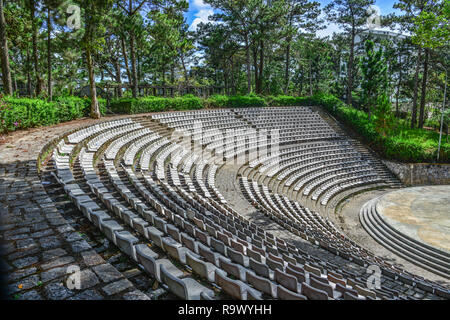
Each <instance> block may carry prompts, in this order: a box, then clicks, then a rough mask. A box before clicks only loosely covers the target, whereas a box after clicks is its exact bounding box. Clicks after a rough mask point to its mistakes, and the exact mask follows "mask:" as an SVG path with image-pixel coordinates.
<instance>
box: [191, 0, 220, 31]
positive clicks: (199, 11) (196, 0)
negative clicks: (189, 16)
mask: <svg viewBox="0 0 450 320" xmlns="http://www.w3.org/2000/svg"><path fill="white" fill-rule="evenodd" d="M190 6H191V8H192V9H193V11H196V13H195V14H194V16H195V19H194V20H193V21H192V23H191V25H190V26H189V30H196V29H197V25H198V24H199V23H201V22H203V23H207V22H208V21H209V19H208V17H209V16H212V15H213V14H214V10H213V8H212V7H211V6H210V5H209V4H206V3H204V2H203V0H192V2H191V3H190Z"/></svg>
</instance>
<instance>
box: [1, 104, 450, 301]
mask: <svg viewBox="0 0 450 320" xmlns="http://www.w3.org/2000/svg"><path fill="white" fill-rule="evenodd" d="M41 132H42V129H41ZM36 148H38V149H39V150H40V151H39V155H38V157H37V161H36V159H34V160H33V161H30V162H27V163H26V165H25V166H24V167H22V169H20V170H18V169H17V165H15V164H9V165H8V166H4V167H3V168H0V170H1V171H0V173H1V176H0V178H1V180H2V193H4V194H5V196H3V197H2V203H4V204H5V206H4V208H3V209H2V210H3V212H2V215H3V216H6V220H5V221H6V222H3V223H2V233H3V240H4V241H6V242H7V244H8V245H5V249H4V250H5V253H6V255H5V256H6V260H7V261H8V263H9V262H10V263H9V264H8V265H10V264H12V265H13V266H14V267H10V269H8V268H7V272H8V274H9V276H10V277H9V280H8V281H9V285H8V288H9V290H10V291H11V293H12V294H14V293H16V294H20V297H21V298H24V299H26V298H28V299H33V298H36V299H103V298H108V299H109V298H120V299H122V298H124V299H177V298H180V299H188V300H191V299H192V300H199V299H200V300H202V299H203V300H221V299H231V298H232V299H241V300H260V299H263V300H266V299H288V300H309V299H312V300H367V299H376V300H383V299H389V300H392V299H395V300H405V299H413V300H415V299H449V298H450V291H449V288H450V280H449V279H450V247H449V243H450V241H449V240H450V239H449V235H450V232H449V228H450V225H449V217H448V214H449V211H448V207H449V205H450V199H449V194H450V192H449V189H448V188H447V189H446V187H445V186H438V187H434V188H436V189H433V187H419V189H415V188H406V187H405V186H403V185H402V183H401V182H400V181H399V180H398V179H397V178H396V177H395V176H394V175H393V174H392V173H391V172H390V171H389V170H388V169H387V168H386V167H385V166H384V164H383V163H382V162H381V161H380V159H379V158H377V156H376V155H375V154H374V153H373V152H372V151H371V150H369V149H368V148H367V147H366V146H364V145H363V144H362V143H361V142H359V141H358V139H356V138H355V137H354V136H352V135H350V134H349V133H347V132H346V130H345V129H344V128H343V127H342V126H341V125H340V124H339V122H337V121H336V120H335V119H333V118H332V117H331V116H330V115H328V114H327V113H326V112H324V111H323V110H322V109H321V108H319V107H312V106H311V107H289V106H286V107H267V108H239V109H211V110H198V111H180V112H163V113H153V114H145V115H137V116H115V117H106V118H104V119H102V120H101V121H90V122H89V124H87V125H86V124H82V125H81V126H79V125H78V126H76V127H75V128H70V130H66V131H64V132H61V133H60V134H58V136H57V137H56V138H54V137H53V139H47V144H45V145H38V146H36ZM28 174H34V175H36V177H38V179H34V180H33V182H31V187H28V185H27V184H23V181H22V180H26V179H24V177H26V176H27V175H28ZM8 188H12V189H8ZM8 190H11V192H10V193H9V191H8ZM28 191H29V192H28ZM18 193H19V194H25V193H29V195H27V196H25V195H24V196H23V197H24V198H25V199H32V200H33V201H37V202H36V203H37V204H36V207H38V208H39V209H40V210H37V209H36V210H27V209H25V208H24V205H23V204H22V205H21V206H17V207H13V204H12V202H13V201H15V200H17V199H18V198H17V196H14V194H16V195H17V194H18ZM33 193H36V194H37V195H35V196H34V195H33ZM426 195H433V196H430V197H428V196H426ZM19 198H20V197H19ZM407 199H410V200H407ZM408 201H409V202H408ZM421 204H423V205H421ZM54 208H56V209H54ZM428 210H429V211H428ZM397 212H401V215H400V217H398V215H396V213H397ZM417 212H419V213H420V217H417V214H419V213H417ZM14 213H20V215H21V219H22V220H20V221H21V222H22V225H20V228H18V227H17V225H19V222H20V221H15V220H14V219H15V218H14ZM428 213H430V216H432V217H428ZM27 215H28V216H31V218H28V217H27ZM42 217H44V218H42ZM8 219H9V220H8ZM33 219H35V220H33ZM61 221H62V222H61ZM14 222H17V223H16V224H15V223H14ZM27 223H28V224H27ZM36 225H42V228H40V229H39V228H36V227H33V226H36ZM33 228H34V229H33ZM18 230H19V231H18ZM20 230H22V231H20ZM47 230H51V231H48V232H47V233H45V232H46V231H47ZM36 233H39V235H38V236H36V238H35V237H34V236H29V235H34V234H36ZM42 233H44V234H43V235H42ZM22 234H24V235H25V236H21V235H22ZM42 237H45V239H50V238H51V237H53V238H52V239H53V240H52V239H50V240H48V241H43V240H42V239H44V238H42ZM61 239H62V240H61ZM52 241H54V242H55V241H56V245H52V244H51V243H52ZM49 242H50V245H48V243H49ZM19 244H20V245H22V246H21V247H20V248H19ZM27 244H28V247H30V248H31V250H32V252H33V253H32V254H31V255H27V254H26V253H23V252H27V250H26V249H28V247H27ZM44 247H45V248H44ZM20 249H22V250H20ZM47 249H50V250H47ZM43 250H46V251H45V252H44V253H42V251H43ZM70 252H71V253H70ZM111 252H113V253H111ZM117 257H120V258H117ZM17 261H20V262H17ZM16 262H17V263H16ZM72 264H76V265H78V266H79V267H80V268H81V269H82V271H81V274H82V281H81V284H82V288H81V289H80V288H67V287H66V281H67V279H68V275H67V266H69V265H72ZM33 268H34V270H32V269H33ZM372 271H373V272H372ZM374 276H378V278H377V277H375V278H374ZM373 279H375V281H373ZM27 280H28V281H27ZM377 281H378V282H377ZM37 282H39V283H40V284H39V285H36V283H37ZM372 283H375V285H370V284H372ZM21 285H22V287H21ZM24 286H25V287H24ZM18 287H19V289H18Z"/></svg>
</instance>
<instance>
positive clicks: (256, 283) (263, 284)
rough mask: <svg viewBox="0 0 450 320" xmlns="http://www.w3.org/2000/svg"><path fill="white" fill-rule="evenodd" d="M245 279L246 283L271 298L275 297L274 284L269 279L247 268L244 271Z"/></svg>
mask: <svg viewBox="0 0 450 320" xmlns="http://www.w3.org/2000/svg"><path fill="white" fill-rule="evenodd" d="M246 279H247V283H249V284H250V285H252V286H253V287H254V288H255V289H257V290H259V291H261V292H264V293H265V294H268V295H270V296H272V297H273V298H276V297H277V293H276V285H275V284H274V283H273V282H272V281H270V280H269V279H266V278H264V277H260V276H258V275H256V274H255V273H253V272H251V271H249V270H247V271H246Z"/></svg>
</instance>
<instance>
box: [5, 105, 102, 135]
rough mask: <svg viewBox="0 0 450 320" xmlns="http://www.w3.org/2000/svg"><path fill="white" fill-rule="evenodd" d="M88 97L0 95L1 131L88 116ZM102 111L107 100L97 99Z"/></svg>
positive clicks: (51, 123)
mask: <svg viewBox="0 0 450 320" xmlns="http://www.w3.org/2000/svg"><path fill="white" fill-rule="evenodd" d="M90 104H91V100H90V99H87V98H79V97H57V98H55V100H54V101H50V102H49V101H45V100H41V99H31V98H14V97H2V98H1V99H0V133H5V132H9V131H14V130H18V129H26V128H33V127H38V126H46V125H53V124H57V123H60V122H63V121H69V120H74V119H78V118H82V117H86V116H89V112H90ZM99 105H100V112H101V113H102V114H105V112H106V101H105V100H104V99H99Z"/></svg>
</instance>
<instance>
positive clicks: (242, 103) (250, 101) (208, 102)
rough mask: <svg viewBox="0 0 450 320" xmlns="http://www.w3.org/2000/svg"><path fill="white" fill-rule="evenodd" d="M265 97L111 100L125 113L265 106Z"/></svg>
mask: <svg viewBox="0 0 450 320" xmlns="http://www.w3.org/2000/svg"><path fill="white" fill-rule="evenodd" d="M265 106H267V102H266V101H265V100H264V98H262V97H259V96H256V95H246V96H226V95H213V96H211V97H209V98H208V99H201V98H198V97H195V96H193V95H190V94H189V95H185V96H182V97H175V98H162V97H153V96H150V97H145V98H139V99H133V98H124V99H115V100H113V101H111V103H110V108H111V111H112V112H116V113H124V114H136V113H145V112H161V111H176V110H195V109H202V108H241V107H265Z"/></svg>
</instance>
